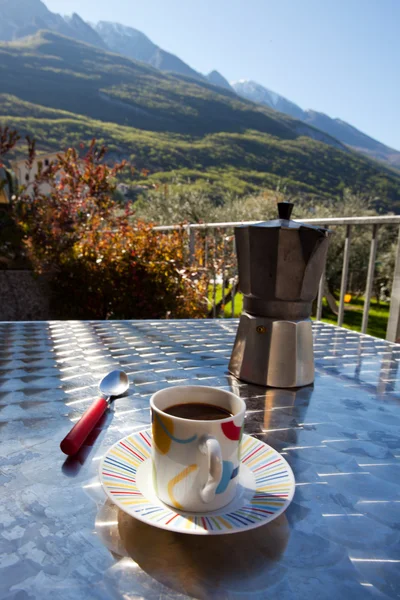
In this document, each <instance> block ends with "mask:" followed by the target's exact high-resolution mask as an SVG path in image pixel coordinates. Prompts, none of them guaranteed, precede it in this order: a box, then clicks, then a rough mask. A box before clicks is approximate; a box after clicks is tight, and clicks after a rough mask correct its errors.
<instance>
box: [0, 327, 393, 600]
mask: <svg viewBox="0 0 400 600" xmlns="http://www.w3.org/2000/svg"><path fill="white" fill-rule="evenodd" d="M236 326H237V321H235V320H214V321H213V320H207V321H201V320H198V321H153V322H151V321H103V322H47V323H43V322H42V323H41V322H36V323H35V322H29V323H0V501H1V502H0V598H1V599H2V600H3V599H10V600H11V599H14V600H25V599H31V598H35V599H38V600H39V599H40V600H47V599H51V600H58V599H60V600H69V599H71V600H72V599H73V600H85V599H106V598H113V599H114V598H115V599H122V598H123V599H125V600H130V599H141V598H144V599H146V600H153V599H154V600H169V599H172V598H175V599H184V598H200V599H204V598H211V599H218V600H221V599H222V600H223V599H241V600H245V599H248V598H249V599H260V600H261V599H263V600H264V599H269V598H274V599H275V598H279V599H280V600H293V599H303V598H308V597H311V598H315V599H316V600H325V599H327V600H328V599H329V600H333V599H336V598H340V599H341V600H344V599H351V600H355V599H357V598H362V599H369V598H376V599H381V600H385V599H388V598H400V381H399V378H398V376H397V375H398V365H399V361H400V346H396V345H393V344H389V343H387V342H385V341H382V340H379V339H375V338H372V337H368V336H363V335H359V334H357V333H354V332H351V331H347V330H345V329H338V328H336V327H333V326H330V325H325V324H321V323H317V324H314V333H315V356H316V380H315V384H314V386H309V387H307V388H303V389H299V390H297V391H294V390H277V389H266V388H262V387H257V386H251V385H246V384H244V383H241V382H238V381H237V380H234V379H233V378H232V377H230V376H229V375H228V373H227V364H228V360H229V356H230V351H231V347H232V343H233V339H234V334H235V330H236ZM116 367H121V368H123V369H125V370H126V371H127V372H128V374H129V379H130V383H131V386H130V390H129V394H128V395H126V396H125V397H122V398H120V399H117V400H116V401H115V402H114V405H113V409H112V410H111V411H110V412H109V413H108V414H106V415H105V417H104V418H103V421H102V422H101V424H100V425H99V427H98V428H97V429H96V430H95V431H94V433H93V435H92V436H91V438H90V439H89V440H88V443H87V444H86V445H85V446H84V447H83V448H82V450H81V452H80V453H79V455H78V456H77V457H76V458H67V459H66V457H65V456H64V455H63V454H62V453H61V452H60V450H59V443H60V440H61V439H62V438H63V437H64V435H65V434H66V433H67V432H68V430H69V429H70V427H71V422H74V421H77V420H78V419H79V416H80V415H81V413H82V412H83V411H84V410H85V409H86V408H87V406H88V405H89V404H90V402H91V401H92V400H93V399H94V398H95V397H96V396H97V385H98V381H99V379H100V378H101V376H102V375H103V374H104V373H105V372H107V371H108V370H110V369H112V368H116ZM179 384H200V385H210V386H217V387H222V388H225V389H229V390H233V391H235V392H236V393H238V394H239V395H240V396H241V397H242V398H243V399H244V400H245V401H246V404H247V409H248V411H247V415H246V432H247V433H250V434H252V435H254V436H256V437H257V438H258V439H261V440H264V441H265V442H267V443H269V444H270V445H271V446H273V447H274V448H276V449H277V450H278V451H280V452H281V453H282V454H283V455H284V456H285V458H286V459H287V460H288V462H289V463H290V465H291V467H292V469H293V471H294V474H295V477H296V493H295V497H294V500H293V502H292V504H291V505H290V507H289V509H288V510H287V511H286V512H285V513H284V514H283V515H281V516H280V517H278V518H277V519H276V520H275V521H273V522H272V523H270V524H267V525H265V526H263V527H260V528H259V529H256V530H254V531H249V532H243V533H238V534H234V535H229V536H217V537H207V536H200V537H199V536H191V535H183V534H178V533H172V532H169V531H164V530H160V529H156V528H154V527H151V526H149V525H146V524H145V523H141V522H139V521H135V520H134V519H133V518H131V517H129V516H128V515H126V514H124V513H123V512H120V511H119V509H117V507H115V506H114V505H113V504H112V503H111V502H110V501H108V500H106V496H105V494H104V492H103V490H102V488H101V487H100V484H99V479H98V474H97V472H98V465H99V460H100V459H101V457H102V455H103V454H104V452H105V451H106V450H107V449H108V448H109V446H110V445H112V444H113V443H114V442H116V441H117V440H118V439H120V438H121V437H124V436H125V435H127V434H128V433H130V432H133V431H139V430H140V429H141V428H144V427H146V426H148V424H149V420H150V411H149V398H150V396H151V394H153V393H154V392H155V391H157V390H159V389H161V388H164V387H168V386H174V385H179Z"/></svg>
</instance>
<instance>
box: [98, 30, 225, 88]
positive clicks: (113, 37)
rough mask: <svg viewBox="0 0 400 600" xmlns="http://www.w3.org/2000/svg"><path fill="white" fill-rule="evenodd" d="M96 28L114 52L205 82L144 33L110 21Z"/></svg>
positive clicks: (199, 75) (200, 76) (201, 76)
mask: <svg viewBox="0 0 400 600" xmlns="http://www.w3.org/2000/svg"><path fill="white" fill-rule="evenodd" d="M94 27H95V30H96V32H97V33H98V35H99V36H100V37H101V38H102V40H103V41H104V42H105V44H106V45H107V46H108V48H110V50H112V51H113V52H117V53H118V54H123V55H124V56H128V57H129V58H133V59H134V60H140V61H142V62H145V63H147V64H149V65H151V66H152V67H156V68H157V69H160V71H172V72H174V73H179V74H181V75H186V76H188V77H194V78H195V79H202V80H204V77H203V75H201V74H200V73H197V71H195V70H194V69H192V68H191V67H189V65H187V64H186V63H184V62H183V60H181V59H180V58H178V57H177V56H175V55H174V54H171V53H170V52H166V51H165V50H162V49H161V48H160V47H159V46H156V44H154V43H153V42H152V41H151V40H150V39H149V38H148V37H147V36H146V35H144V33H142V32H141V31H138V30H137V29H134V28H133V27H127V26H126V25H120V24H119V23H109V22H108V21H100V22H99V23H97V25H95V26H94ZM228 85H229V84H228Z"/></svg>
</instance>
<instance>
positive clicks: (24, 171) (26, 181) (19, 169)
mask: <svg viewBox="0 0 400 600" xmlns="http://www.w3.org/2000/svg"><path fill="white" fill-rule="evenodd" d="M56 158H57V152H53V153H52V154H41V155H40V156H37V157H36V158H35V160H34V162H33V165H32V169H30V170H29V169H28V167H27V165H26V159H21V160H15V161H13V162H12V163H11V166H12V168H13V171H14V173H15V176H16V178H17V181H18V185H20V186H22V185H23V186H27V191H28V192H29V190H30V188H31V189H32V188H33V183H34V181H35V176H36V175H37V173H38V170H39V163H42V164H43V167H44V168H45V167H47V166H48V165H49V164H50V162H51V161H53V160H55V159H56ZM40 192H41V193H42V194H49V193H50V186H49V184H48V183H43V184H41V186H40Z"/></svg>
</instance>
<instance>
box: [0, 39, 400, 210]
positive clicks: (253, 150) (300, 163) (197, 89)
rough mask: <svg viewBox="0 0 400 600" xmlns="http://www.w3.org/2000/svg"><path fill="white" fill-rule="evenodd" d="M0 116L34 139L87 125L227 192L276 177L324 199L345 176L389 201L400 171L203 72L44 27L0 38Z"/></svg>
mask: <svg viewBox="0 0 400 600" xmlns="http://www.w3.org/2000/svg"><path fill="white" fill-rule="evenodd" d="M0 82H1V87H0V123H1V124H3V125H9V126H10V127H15V128H17V129H18V130H19V131H20V133H21V135H26V134H30V135H32V136H33V137H35V139H36V140H37V145H38V148H39V149H40V150H41V151H45V152H47V151H49V152H50V151H57V150H60V149H61V150H62V149H63V148H66V147H68V146H71V145H73V146H76V147H78V146H79V142H80V141H85V140H90V139H91V138H93V136H95V137H96V138H97V139H98V140H99V141H100V142H101V143H105V144H106V145H107V147H108V148H109V151H110V156H111V158H113V159H120V158H126V159H128V160H130V161H132V162H133V163H134V165H135V166H136V167H137V168H138V169H140V168H147V169H150V171H151V175H150V177H151V181H153V182H154V181H155V180H157V179H158V180H159V181H165V180H168V178H169V177H173V178H174V179H176V178H177V177H181V178H183V179H184V180H185V181H187V180H188V179H191V180H192V181H193V180H198V181H199V182H200V181H202V182H204V185H207V186H208V185H211V183H210V182H215V186H216V187H218V189H220V188H222V187H223V188H224V189H229V190H230V192H231V193H233V194H242V193H246V192H251V191H256V190H257V189H260V188H262V187H264V188H270V189H276V187H277V185H278V184H279V185H280V186H281V187H283V186H286V187H287V189H288V191H290V192H293V193H298V192H301V193H303V194H304V195H305V196H307V197H309V196H313V195H318V196H319V197H322V198H326V199H327V200H330V199H332V198H334V197H335V195H338V194H340V193H341V191H342V190H343V188H344V187H350V188H352V189H353V190H355V191H359V192H362V193H367V194H369V195H372V194H373V195H374V196H376V197H377V198H380V199H381V200H379V201H378V206H379V207H380V208H382V209H384V210H388V209H392V210H395V211H398V212H400V174H399V173H396V172H395V171H394V170H391V169H388V168H385V167H384V166H383V165H381V164H380V163H377V162H376V161H373V160H370V159H368V158H367V157H363V156H361V155H360V154H358V153H356V152H353V151H351V150H350V149H348V148H346V147H345V146H344V145H342V144H341V143H340V142H338V141H337V140H336V139H334V138H332V137H331V136H329V135H327V134H325V133H323V132H321V131H319V130H317V129H314V128H313V127H311V126H310V125H308V124H306V123H304V122H302V121H298V120H296V119H293V118H291V117H289V116H287V115H285V114H283V113H281V112H277V111H275V110H272V109H270V108H269V107H267V106H262V105H260V104H254V103H253V102H249V101H248V100H244V99H242V98H240V97H239V96H237V95H236V94H235V93H233V92H231V91H229V90H227V89H224V88H222V87H216V86H215V85H213V84H211V83H208V82H206V81H201V80H196V79H193V78H191V77H186V76H183V75H172V74H170V73H164V72H162V71H159V70H157V69H154V68H152V67H150V66H149V65H146V64H145V63H143V62H137V61H134V60H130V59H128V58H126V57H124V56H121V55H118V54H114V53H110V52H106V51H104V50H102V49H100V48H96V47H94V46H89V45H87V44H84V43H81V42H78V41H76V40H73V39H71V38H67V37H64V36H62V35H60V34H57V33H54V32H49V31H44V32H39V33H38V34H36V35H34V36H32V37H30V38H26V39H24V40H21V41H17V42H9V43H0Z"/></svg>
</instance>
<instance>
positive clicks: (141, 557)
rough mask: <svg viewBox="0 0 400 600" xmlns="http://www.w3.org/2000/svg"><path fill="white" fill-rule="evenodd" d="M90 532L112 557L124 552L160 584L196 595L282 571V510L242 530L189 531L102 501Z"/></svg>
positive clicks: (257, 584) (227, 591)
mask: <svg viewBox="0 0 400 600" xmlns="http://www.w3.org/2000/svg"><path fill="white" fill-rule="evenodd" d="M106 524H107V526H104V525H106ZM96 532H97V534H98V535H99V537H100V539H101V540H102V542H103V543H104V544H105V545H106V546H107V548H108V549H109V550H110V551H111V552H112V553H113V554H114V556H115V557H118V556H119V557H130V558H131V559H132V560H133V561H135V563H136V564H137V565H138V566H139V567H140V568H141V569H142V571H143V572H145V573H146V574H148V575H149V576H150V577H152V578H153V579H155V580H157V581H158V582H159V583H161V584H162V585H164V586H166V587H168V588H170V589H173V590H174V591H175V592H178V593H180V594H186V595H189V596H191V597H192V596H193V597H195V598H199V599H203V598H204V599H208V598H229V597H232V596H233V595H236V592H238V591H240V593H241V594H246V592H247V593H248V594H251V593H254V592H255V591H260V590H265V589H268V587H270V585H273V584H274V583H276V581H277V580H279V579H281V578H282V577H283V576H284V572H285V569H284V568H283V567H282V568H280V567H279V563H278V560H279V557H280V556H281V555H282V553H283V552H284V551H285V548H286V546H287V543H288V540H289V525H288V521H287V519H286V516H285V514H282V515H280V516H279V517H277V518H276V519H275V520H274V521H272V522H270V523H267V524H266V525H263V526H261V527H259V528H257V529H253V530H250V531H246V532H241V533H235V534H229V535H210V536H207V535H204V536H203V535H190V534H183V533H175V532H171V531H166V530H164V529H159V528H157V527H154V526H152V525H148V524H146V523H143V522H141V521H138V520H137V519H134V518H133V517H131V516H129V515H128V514H126V513H124V512H123V511H121V510H119V509H118V508H117V507H116V506H115V505H113V504H112V503H111V502H110V501H109V500H107V502H106V503H105V504H104V505H103V506H102V507H101V508H100V511H99V513H98V518H97V519H96ZM277 571H279V573H278V572H277Z"/></svg>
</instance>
